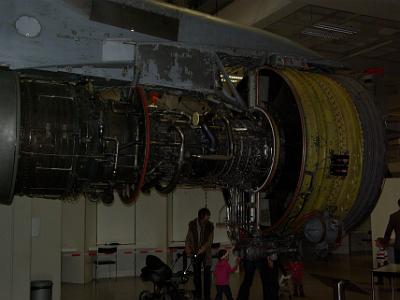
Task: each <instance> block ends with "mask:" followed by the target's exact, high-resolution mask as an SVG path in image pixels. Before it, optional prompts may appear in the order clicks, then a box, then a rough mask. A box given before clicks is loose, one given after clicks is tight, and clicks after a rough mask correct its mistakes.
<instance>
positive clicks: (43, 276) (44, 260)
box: [31, 199, 83, 300]
mask: <svg viewBox="0 0 400 300" xmlns="http://www.w3.org/2000/svg"><path fill="white" fill-rule="evenodd" d="M61 203H62V202H61V201H60V200H50V199H32V219H36V220H39V222H40V230H39V234H38V236H36V237H35V236H33V237H32V256H31V280H51V281H52V282H53V300H59V299H61V244H62V241H61V235H62V230H61V223H62V222H61ZM82 230H83V228H82Z"/></svg>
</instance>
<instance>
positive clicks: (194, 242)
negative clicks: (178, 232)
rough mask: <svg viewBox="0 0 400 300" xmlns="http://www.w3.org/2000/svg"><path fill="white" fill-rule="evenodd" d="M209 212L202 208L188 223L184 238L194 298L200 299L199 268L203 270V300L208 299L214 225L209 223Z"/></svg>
mask: <svg viewBox="0 0 400 300" xmlns="http://www.w3.org/2000/svg"><path fill="white" fill-rule="evenodd" d="M210 215H211V213H210V211H209V210H208V208H202V209H200V210H199V212H198V213H197V218H196V219H194V220H192V221H190V223H189V229H188V233H187V236H186V245H185V252H186V254H187V255H188V256H192V257H193V259H192V264H193V271H194V286H195V298H196V299H201V296H202V289H201V286H202V284H201V266H203V268H204V299H206V300H208V299H210V290H211V246H212V243H213V239H214V225H213V224H212V223H211V222H210V221H209V219H210Z"/></svg>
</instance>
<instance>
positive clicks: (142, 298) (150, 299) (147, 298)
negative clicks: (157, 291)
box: [139, 291, 156, 300]
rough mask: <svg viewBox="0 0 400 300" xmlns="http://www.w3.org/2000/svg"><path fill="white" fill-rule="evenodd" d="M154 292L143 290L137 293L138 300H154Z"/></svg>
mask: <svg viewBox="0 0 400 300" xmlns="http://www.w3.org/2000/svg"><path fill="white" fill-rule="evenodd" d="M154 299H156V298H155V297H154V294H153V293H152V292H150V291H143V292H141V293H140V295H139V300H154Z"/></svg>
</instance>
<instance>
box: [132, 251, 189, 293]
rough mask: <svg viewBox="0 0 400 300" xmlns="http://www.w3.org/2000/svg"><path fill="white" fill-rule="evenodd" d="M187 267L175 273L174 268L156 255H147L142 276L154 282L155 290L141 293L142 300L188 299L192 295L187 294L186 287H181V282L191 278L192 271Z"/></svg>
mask: <svg viewBox="0 0 400 300" xmlns="http://www.w3.org/2000/svg"><path fill="white" fill-rule="evenodd" d="M189 267H190V265H189V266H187V267H186V269H184V270H182V271H179V272H176V273H173V272H172V269H171V268H170V267H169V266H168V265H167V264H165V263H164V262H163V261H162V260H161V259H159V258H158V257H157V256H154V255H147V257H146V266H145V267H144V268H142V272H141V274H140V277H141V278H142V280H143V281H150V282H152V283H153V286H154V288H153V291H152V292H151V291H147V290H145V291H143V292H141V293H140V296H139V299H140V300H155V299H160V300H187V299H191V295H188V294H186V291H185V290H184V289H180V288H179V286H180V285H181V284H185V283H186V282H187V281H188V280H189V276H190V275H191V274H189V273H191V272H189V271H188V269H189Z"/></svg>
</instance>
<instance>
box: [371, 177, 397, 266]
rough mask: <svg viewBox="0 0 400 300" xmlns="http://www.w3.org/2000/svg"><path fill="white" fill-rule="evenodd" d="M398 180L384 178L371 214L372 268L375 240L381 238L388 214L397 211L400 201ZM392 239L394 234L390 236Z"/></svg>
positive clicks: (387, 220) (374, 255) (374, 256)
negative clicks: (380, 192)
mask: <svg viewBox="0 0 400 300" xmlns="http://www.w3.org/2000/svg"><path fill="white" fill-rule="evenodd" d="M399 187H400V178H386V179H385V183H384V186H383V191H382V194H381V196H380V198H379V200H378V203H377V205H376V207H375V209H374V210H373V212H372V214H371V233H372V242H373V246H372V254H373V260H374V266H375V267H376V261H375V258H376V250H377V249H376V247H375V240H376V239H377V238H379V237H383V236H384V234H385V230H386V226H387V224H388V222H389V216H390V214H392V213H394V212H396V211H397V210H398V209H399V206H398V205H397V200H398V199H400V189H399ZM392 237H393V238H394V234H393V235H392Z"/></svg>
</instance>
